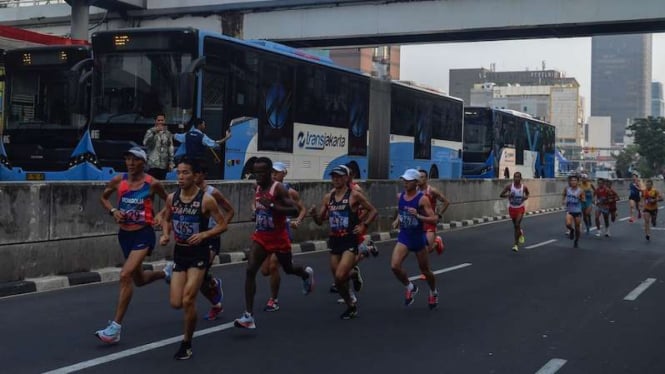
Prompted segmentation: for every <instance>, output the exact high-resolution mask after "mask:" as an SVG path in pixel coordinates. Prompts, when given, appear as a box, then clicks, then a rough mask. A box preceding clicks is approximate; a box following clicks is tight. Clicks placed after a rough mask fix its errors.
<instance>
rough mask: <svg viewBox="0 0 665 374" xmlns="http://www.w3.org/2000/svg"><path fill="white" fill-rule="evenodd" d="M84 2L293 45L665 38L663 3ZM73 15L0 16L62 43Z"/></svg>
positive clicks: (99, 15)
mask: <svg viewBox="0 0 665 374" xmlns="http://www.w3.org/2000/svg"><path fill="white" fill-rule="evenodd" d="M68 1H72V0H68ZM1 2H2V1H0V3H1ZM89 3H90V4H95V5H98V6H99V7H101V8H95V7H91V15H90V23H91V25H92V27H91V28H92V29H95V28H96V29H99V28H103V29H107V28H108V29H112V28H120V27H165V26H194V27H199V28H204V29H209V30H215V31H221V32H224V33H225V34H228V35H234V36H237V37H242V38H246V39H249V38H260V39H270V40H276V41H281V42H284V43H287V44H291V45H294V46H299V47H323V46H345V45H354V46H359V45H379V44H408V43H427V42H442V41H478V40H503V39H523V38H548V37H573V36H587V35H596V34H617V33H637V32H661V31H665V6H664V5H663V0H640V1H639V2H627V1H625V0H559V1H552V0H438V1H432V0H412V1H409V0H397V1H395V0H383V1H366V0H332V1H331V0H319V1H314V0H226V1H224V0H221V1H220V0H122V1H121V0H97V1H95V0H90V1H89ZM130 3H131V4H130ZM70 12H71V8H69V5H66V4H55V5H42V6H35V7H23V8H4V9H0V23H1V24H6V25H12V26H19V27H25V28H28V29H33V30H36V31H41V32H46V33H55V34H61V35H62V34H67V32H68V30H69V22H70V18H69V14H70ZM91 31H94V30H91Z"/></svg>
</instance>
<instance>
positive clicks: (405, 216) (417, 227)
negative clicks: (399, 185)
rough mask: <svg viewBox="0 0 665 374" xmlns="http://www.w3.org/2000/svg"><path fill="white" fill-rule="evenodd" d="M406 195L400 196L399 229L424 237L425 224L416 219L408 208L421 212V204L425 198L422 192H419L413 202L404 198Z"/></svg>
mask: <svg viewBox="0 0 665 374" xmlns="http://www.w3.org/2000/svg"><path fill="white" fill-rule="evenodd" d="M404 195H405V193H404V192H402V193H401V194H400V195H399V228H400V231H406V232H409V233H413V234H419V235H422V233H423V222H422V221H421V220H419V219H418V218H416V215H414V214H411V213H409V212H408V210H407V209H408V208H415V209H417V210H420V207H419V203H420V199H421V198H422V197H423V193H422V191H419V192H418V193H417V194H416V196H415V197H414V198H413V199H411V200H408V201H407V200H406V199H405V198H404Z"/></svg>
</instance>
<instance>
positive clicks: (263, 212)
mask: <svg viewBox="0 0 665 374" xmlns="http://www.w3.org/2000/svg"><path fill="white" fill-rule="evenodd" d="M278 184H279V182H272V185H271V186H270V189H269V190H268V191H263V190H262V189H261V186H256V193H255V195H254V202H255V206H256V232H257V233H262V232H265V233H267V232H271V231H280V230H286V216H285V215H284V214H280V213H277V212H273V211H272V209H270V207H269V206H263V204H261V201H260V199H261V198H262V197H264V198H266V199H268V200H270V201H271V202H273V203H274V202H275V188H276V187H277V185H278Z"/></svg>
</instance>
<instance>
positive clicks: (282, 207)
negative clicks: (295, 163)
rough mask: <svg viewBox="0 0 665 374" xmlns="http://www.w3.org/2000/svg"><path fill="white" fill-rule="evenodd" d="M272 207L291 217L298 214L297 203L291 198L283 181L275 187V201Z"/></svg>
mask: <svg viewBox="0 0 665 374" xmlns="http://www.w3.org/2000/svg"><path fill="white" fill-rule="evenodd" d="M271 209H272V210H274V211H276V212H279V213H282V214H285V215H287V216H291V217H293V216H295V215H297V214H298V208H297V206H296V203H295V202H294V201H293V200H291V198H290V197H289V193H288V192H287V191H286V188H284V185H283V184H281V183H278V184H277V186H276V187H275V203H274V206H273V207H271Z"/></svg>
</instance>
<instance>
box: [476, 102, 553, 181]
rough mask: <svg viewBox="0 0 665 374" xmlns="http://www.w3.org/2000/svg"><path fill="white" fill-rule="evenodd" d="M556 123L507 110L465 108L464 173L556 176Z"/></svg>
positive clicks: (486, 176)
mask: <svg viewBox="0 0 665 374" xmlns="http://www.w3.org/2000/svg"><path fill="white" fill-rule="evenodd" d="M555 139H556V137H555V130H554V126H552V125H550V124H548V123H546V122H543V121H539V120H537V119H534V118H533V117H531V116H530V115H528V114H525V113H521V112H517V111H513V110H504V109H492V108H476V107H468V108H464V152H463V160H464V166H463V175H464V177H465V178H499V177H504V176H505V175H506V171H507V174H508V175H509V176H511V177H512V175H513V173H514V172H517V171H519V172H521V173H522V176H523V177H524V178H553V177H554V176H555V175H554V164H555Z"/></svg>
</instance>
